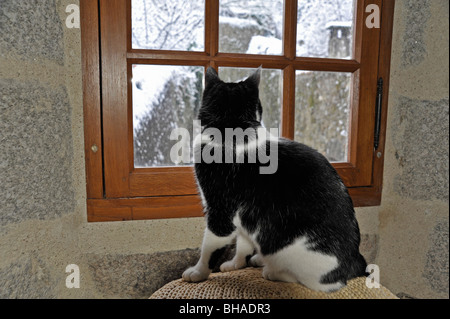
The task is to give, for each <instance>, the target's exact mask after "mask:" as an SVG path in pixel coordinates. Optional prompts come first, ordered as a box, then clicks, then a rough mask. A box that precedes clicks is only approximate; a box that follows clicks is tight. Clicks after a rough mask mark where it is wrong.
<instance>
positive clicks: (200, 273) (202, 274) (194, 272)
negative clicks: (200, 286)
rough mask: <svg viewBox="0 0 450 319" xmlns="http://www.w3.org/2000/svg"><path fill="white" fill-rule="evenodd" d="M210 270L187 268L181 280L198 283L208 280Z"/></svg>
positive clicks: (195, 267)
mask: <svg viewBox="0 0 450 319" xmlns="http://www.w3.org/2000/svg"><path fill="white" fill-rule="evenodd" d="M210 273H211V270H209V269H203V268H200V267H197V266H194V267H191V268H188V269H186V270H185V272H184V273H183V276H182V277H183V280H184V281H187V282H199V281H203V280H206V279H208V277H209V274H210Z"/></svg>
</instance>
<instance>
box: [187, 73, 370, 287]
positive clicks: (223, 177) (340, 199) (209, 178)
mask: <svg viewBox="0 0 450 319" xmlns="http://www.w3.org/2000/svg"><path fill="white" fill-rule="evenodd" d="M258 84H259V74H255V75H253V76H252V77H250V78H249V79H248V80H246V81H243V82H241V83H224V82H222V81H221V80H220V79H219V78H218V77H217V74H216V72H215V71H214V70H213V69H211V68H210V69H208V71H207V75H206V88H205V92H204V97H203V105H202V108H201V110H200V112H199V119H200V120H201V123H202V126H205V129H206V128H208V127H214V128H217V129H219V130H220V131H222V132H223V131H224V130H225V128H238V127H240V128H242V129H246V128H249V127H251V128H255V129H256V128H257V127H259V126H260V125H261V123H260V121H259V120H258V116H257V113H258V114H259V115H261V113H262V108H261V102H260V100H259V91H258ZM259 118H261V116H259ZM267 143H269V142H267ZM267 149H269V148H268V147H267ZM259 168H260V164H259V163H256V164H249V163H241V164H238V163H235V164H219V163H212V164H206V163H203V162H200V163H197V164H195V173H196V177H197V181H198V183H199V186H200V187H201V190H202V192H203V194H204V197H205V198H206V200H207V204H208V205H207V208H206V212H205V213H206V218H207V225H208V228H209V229H210V230H211V231H212V232H213V233H214V234H215V235H217V236H229V235H230V234H231V233H232V232H233V231H234V230H235V225H234V224H233V222H232V220H233V217H234V216H235V214H236V210H237V208H238V207H239V208H241V210H240V218H241V222H242V226H243V227H244V228H245V229H246V230H247V231H248V232H249V233H252V232H254V231H256V230H258V234H259V235H258V237H257V242H258V244H259V245H260V247H261V253H262V254H263V255H270V254H273V253H275V252H277V251H279V250H281V249H282V248H284V247H286V246H287V245H290V244H292V243H293V242H294V241H295V240H296V239H297V238H299V237H301V236H304V235H306V236H307V237H308V238H309V240H310V242H311V243H312V244H313V246H314V250H316V251H319V252H321V253H323V254H326V255H334V256H336V257H337V259H338V262H339V266H338V268H336V269H334V270H333V271H331V272H329V273H328V274H326V275H325V276H323V278H322V279H321V282H322V283H336V282H342V283H346V282H347V280H348V279H351V278H354V277H358V276H364V275H365V269H366V261H365V260H364V258H363V257H362V255H361V254H360V252H359V244H360V233H359V227H358V224H357V221H356V218H355V212H354V209H353V203H352V200H351V198H350V196H349V194H348V191H347V189H346V188H345V186H344V184H343V183H342V181H341V179H340V177H339V176H338V174H337V172H336V170H335V169H334V168H333V166H332V165H331V164H330V163H329V162H328V160H327V159H326V158H325V157H324V156H323V155H321V154H320V153H318V152H317V151H316V150H314V149H312V148H310V147H308V146H306V145H303V144H300V143H297V142H294V141H291V140H287V139H279V143H278V170H277V171H276V173H275V174H270V175H264V174H260V171H259Z"/></svg>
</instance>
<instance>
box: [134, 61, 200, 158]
mask: <svg viewBox="0 0 450 319" xmlns="http://www.w3.org/2000/svg"><path fill="white" fill-rule="evenodd" d="M203 74H204V68H203V67H198V66H166V65H133V81H132V85H133V91H132V93H133V132H134V166H135V167H157V166H176V165H177V164H176V162H174V161H173V160H172V159H171V157H170V152H171V149H172V147H173V146H174V145H175V144H177V143H178V142H179V141H180V140H181V138H179V139H178V140H171V139H170V135H171V133H172V131H173V130H174V129H176V128H185V129H186V130H187V132H189V134H190V137H191V138H192V136H193V121H194V119H195V118H196V116H197V112H198V110H199V109H200V105H201V98H202V91H203ZM191 142H192V141H186V145H185V147H187V148H189V152H190V146H191V145H190V143H191ZM191 155H192V154H191ZM190 158H191V161H190V162H189V163H182V164H181V165H189V164H190V163H192V156H190Z"/></svg>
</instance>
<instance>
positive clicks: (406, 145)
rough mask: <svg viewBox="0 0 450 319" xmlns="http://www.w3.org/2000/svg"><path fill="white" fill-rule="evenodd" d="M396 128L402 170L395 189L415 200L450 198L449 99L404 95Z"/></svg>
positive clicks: (398, 159)
mask: <svg viewBox="0 0 450 319" xmlns="http://www.w3.org/2000/svg"><path fill="white" fill-rule="evenodd" d="M392 121H393V123H394V125H393V127H395V129H394V130H393V131H392V135H393V142H394V146H395V148H396V152H395V157H396V159H397V161H398V165H399V167H400V170H401V174H400V175H397V176H396V177H395V180H394V188H395V191H396V192H398V194H400V195H401V196H405V197H409V198H412V199H416V200H418V199H422V200H432V199H441V200H447V201H448V199H449V162H448V156H449V136H448V134H449V100H448V99H443V100H440V101H436V102H435V101H418V100H413V99H409V98H407V97H400V98H399V103H398V108H397V109H396V111H395V118H394V119H392Z"/></svg>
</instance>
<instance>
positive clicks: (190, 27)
mask: <svg viewBox="0 0 450 319" xmlns="http://www.w3.org/2000/svg"><path fill="white" fill-rule="evenodd" d="M131 7H132V47H133V49H153V50H181V51H204V42H205V40H204V39H205V35H204V34H205V31H204V30H205V18H204V15H205V0H165V1H160V0H157V1H156V0H132V4H131Z"/></svg>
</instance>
